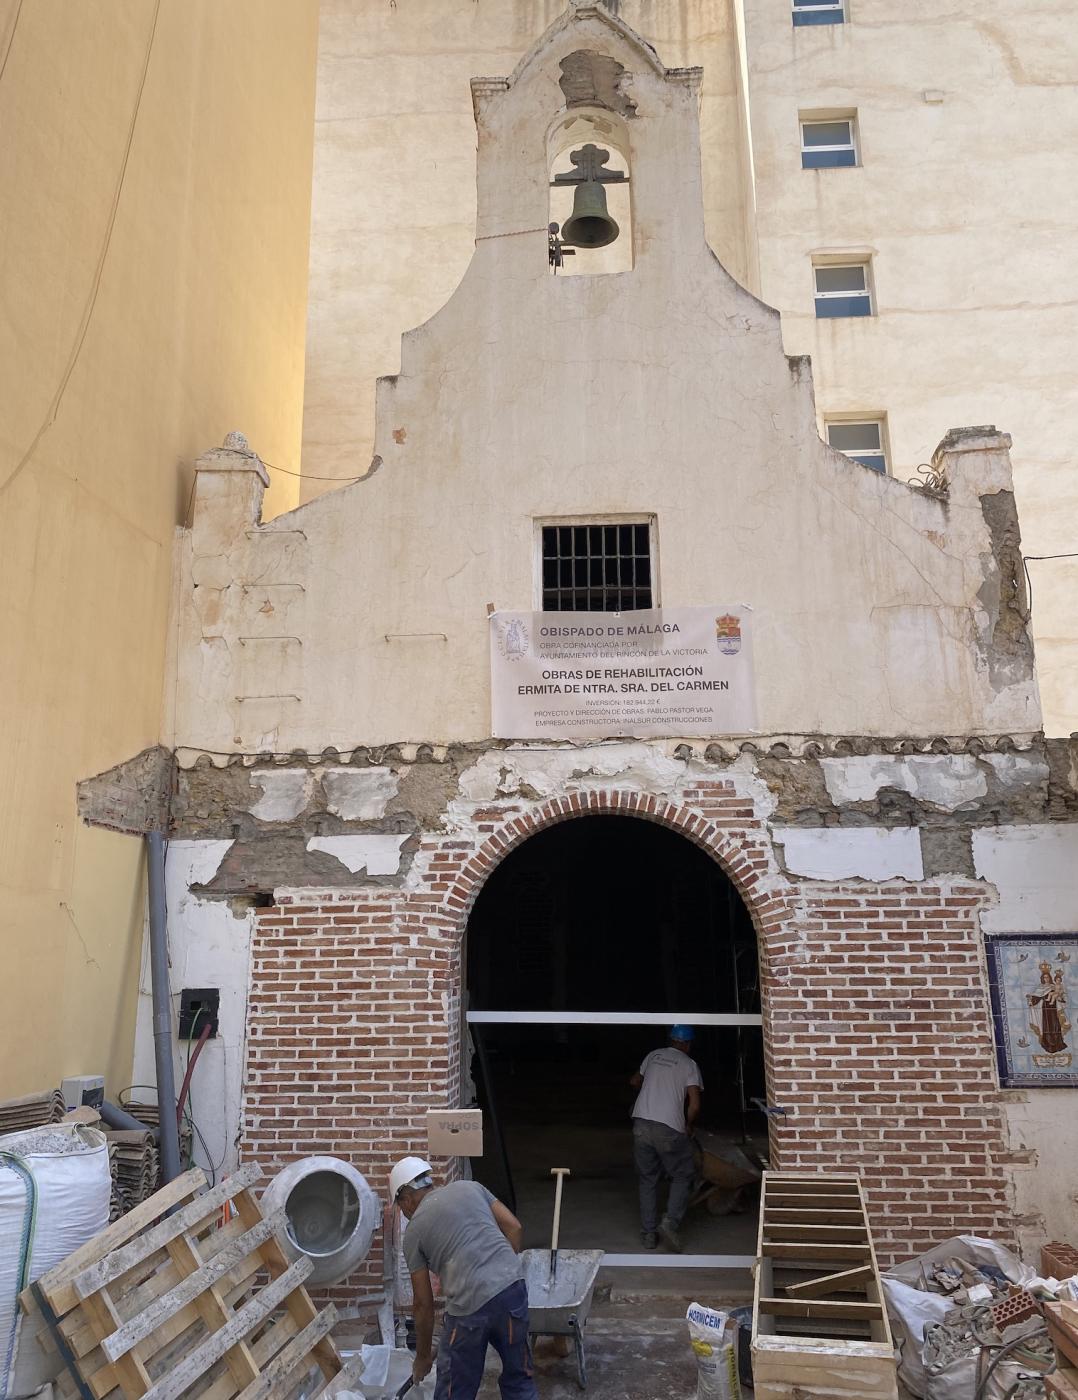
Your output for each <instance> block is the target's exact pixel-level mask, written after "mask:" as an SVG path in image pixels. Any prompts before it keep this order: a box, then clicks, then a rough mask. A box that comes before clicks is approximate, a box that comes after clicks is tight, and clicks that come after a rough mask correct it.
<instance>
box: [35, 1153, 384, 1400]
mask: <svg viewBox="0 0 1078 1400" xmlns="http://www.w3.org/2000/svg"><path fill="white" fill-rule="evenodd" d="M261 1175H262V1173H261V1170H260V1168H258V1167H257V1166H255V1165H251V1166H247V1167H242V1168H241V1169H240V1170H239V1171H238V1172H236V1173H235V1174H234V1175H233V1176H231V1177H229V1178H228V1180H227V1181H225V1182H223V1183H222V1184H221V1185H220V1186H215V1187H214V1188H213V1189H212V1190H208V1191H206V1190H203V1188H204V1187H205V1186H206V1178H205V1176H204V1174H203V1173H202V1172H201V1171H200V1170H198V1169H195V1170H194V1171H189V1172H187V1173H185V1174H184V1175H183V1176H180V1177H178V1178H177V1179H176V1180H175V1181H173V1182H170V1183H169V1185H168V1186H166V1187H164V1189H163V1190H161V1191H158V1192H157V1193H156V1194H155V1195H153V1196H151V1197H150V1198H149V1199H148V1200H146V1201H144V1202H143V1203H142V1204H141V1205H139V1206H136V1207H135V1209H134V1210H132V1211H130V1212H129V1213H128V1214H127V1215H124V1216H121V1217H120V1219H119V1220H116V1221H114V1222H113V1224H111V1225H109V1226H108V1228H107V1229H105V1230H103V1231H101V1233H100V1234H98V1235H95V1236H94V1238H93V1239H92V1240H90V1241H89V1242H88V1243H87V1244H85V1245H83V1247H82V1248H81V1249H78V1250H76V1251H75V1253H74V1254H71V1255H69V1256H68V1258H67V1259H65V1260H63V1262H62V1263H60V1264H58V1265H57V1266H56V1267H55V1268H54V1269H51V1270H50V1271H49V1272H48V1273H47V1274H45V1275H44V1276H43V1277H42V1278H40V1279H38V1280H37V1282H36V1283H33V1284H31V1285H30V1287H29V1288H28V1289H27V1290H25V1292H24V1293H23V1294H22V1295H21V1297H20V1302H21V1303H22V1306H23V1309H24V1311H25V1312H26V1313H27V1314H28V1316H27V1326H28V1330H31V1331H33V1332H36V1334H37V1337H38V1340H39V1341H40V1342H41V1344H42V1345H44V1346H45V1347H46V1350H48V1349H50V1348H51V1349H52V1350H54V1351H58V1352H59V1354H60V1358H61V1360H62V1362H63V1368H64V1369H63V1371H62V1373H61V1375H60V1377H59V1379H58V1380H57V1382H56V1383H55V1388H56V1390H57V1392H58V1394H59V1396H60V1397H61V1400H106V1397H111V1400H177V1397H179V1396H181V1395H185V1394H186V1395H190V1396H197V1397H199V1400H288V1397H290V1396H293V1395H295V1394H297V1393H298V1392H299V1391H300V1389H301V1388H303V1387H305V1386H306V1384H307V1382H308V1380H309V1378H310V1376H311V1372H312V1371H313V1370H314V1369H315V1368H317V1370H318V1371H319V1372H320V1373H321V1375H320V1378H319V1380H318V1382H317V1384H316V1385H315V1386H313V1387H311V1389H310V1392H309V1394H310V1400H315V1397H316V1396H317V1397H320V1398H321V1400H330V1397H331V1396H332V1395H333V1393H334V1392H335V1391H336V1390H338V1389H341V1388H346V1387H347V1385H348V1384H350V1383H353V1382H354V1377H353V1375H352V1371H353V1369H355V1368H353V1366H352V1365H351V1364H350V1365H349V1367H347V1368H345V1367H342V1363H341V1357H340V1354H339V1353H338V1351H337V1348H336V1346H335V1345H334V1342H333V1340H332V1338H331V1337H330V1335H329V1333H330V1329H331V1328H332V1327H333V1325H334V1323H335V1322H336V1321H337V1310H336V1308H334V1307H333V1306H332V1305H331V1306H329V1307H326V1308H323V1309H322V1311H321V1312H319V1311H318V1309H317V1308H316V1307H315V1305H314V1303H313V1302H312V1301H311V1299H310V1297H309V1296H308V1294H307V1291H306V1289H305V1288H304V1287H303V1283H304V1280H305V1279H306V1278H307V1276H308V1275H309V1274H310V1272H311V1269H312V1267H313V1266H312V1264H311V1261H310V1260H309V1259H307V1258H305V1257H303V1258H300V1259H299V1260H297V1261H296V1262H294V1263H293V1262H292V1261H290V1259H289V1258H288V1256H287V1255H286V1254H285V1252H284V1250H283V1249H282V1247H281V1245H280V1244H279V1243H278V1240H277V1236H278V1235H279V1234H280V1233H282V1232H283V1229H284V1223H285V1222H284V1212H283V1211H281V1212H278V1213H277V1214H275V1215H272V1216H269V1217H267V1218H265V1219H263V1216H262V1212H261V1210H260V1208H259V1205H258V1202H257V1201H256V1200H255V1198H254V1197H253V1196H252V1195H251V1193H250V1190H249V1188H250V1187H251V1186H252V1185H253V1184H254V1183H255V1182H256V1181H258V1180H259V1179H260V1178H261ZM168 1212H172V1213H171V1214H169V1213H168ZM359 1364H360V1363H359V1360H358V1358H357V1359H356V1368H358V1366H359Z"/></svg>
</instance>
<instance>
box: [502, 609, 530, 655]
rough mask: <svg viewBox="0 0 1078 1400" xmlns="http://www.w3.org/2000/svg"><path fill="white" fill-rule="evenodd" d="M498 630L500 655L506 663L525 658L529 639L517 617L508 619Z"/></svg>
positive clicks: (526, 630)
mask: <svg viewBox="0 0 1078 1400" xmlns="http://www.w3.org/2000/svg"><path fill="white" fill-rule="evenodd" d="M498 630H499V642H500V644H501V649H502V655H503V656H504V657H505V659H506V661H520V660H522V658H523V657H525V656H527V654H528V647H529V644H530V642H531V638H530V637H529V636H528V629H527V627H525V625H524V623H523V622H522V621H521V620H520V618H519V617H514V618H510V620H509V621H508V622H505V623H503V624H502V625H501V627H500V628H499V629H498Z"/></svg>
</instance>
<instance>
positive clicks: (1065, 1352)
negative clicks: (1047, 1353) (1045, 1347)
mask: <svg viewBox="0 0 1078 1400" xmlns="http://www.w3.org/2000/svg"><path fill="white" fill-rule="evenodd" d="M1063 1248H1066V1246H1063ZM1044 1320H1045V1322H1046V1323H1047V1324H1048V1335H1049V1337H1051V1339H1052V1345H1053V1347H1055V1352H1056V1370H1055V1371H1054V1372H1053V1373H1052V1374H1051V1375H1049V1376H1045V1378H1044V1388H1045V1392H1046V1393H1047V1394H1048V1395H1049V1396H1051V1397H1053V1400H1078V1303H1072V1302H1069V1301H1068V1302H1059V1303H1045V1305H1044Z"/></svg>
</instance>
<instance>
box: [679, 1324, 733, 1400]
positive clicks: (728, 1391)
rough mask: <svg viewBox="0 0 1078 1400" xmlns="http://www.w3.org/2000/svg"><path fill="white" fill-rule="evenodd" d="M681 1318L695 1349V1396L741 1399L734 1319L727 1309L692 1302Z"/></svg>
mask: <svg viewBox="0 0 1078 1400" xmlns="http://www.w3.org/2000/svg"><path fill="white" fill-rule="evenodd" d="M685 1319H686V1321H687V1322H688V1324H689V1344H690V1345H691V1346H692V1349H693V1351H694V1352H695V1353H696V1400H741V1383H740V1381H739V1380H738V1377H737V1323H736V1322H735V1321H734V1320H733V1319H732V1318H731V1317H730V1315H729V1313H724V1312H712V1310H711V1309H710V1308H705V1307H703V1306H702V1305H701V1304H700V1303H692V1304H690V1306H689V1310H688V1312H687V1313H686V1314H685Z"/></svg>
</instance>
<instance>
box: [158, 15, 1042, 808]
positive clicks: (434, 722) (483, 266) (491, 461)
mask: <svg viewBox="0 0 1078 1400" xmlns="http://www.w3.org/2000/svg"><path fill="white" fill-rule="evenodd" d="M588 46H595V47H597V48H598V49H599V50H600V51H602V52H605V53H607V54H610V55H612V56H616V57H617V59H618V61H619V62H621V63H622V65H623V66H624V67H625V68H626V69H627V70H628V71H629V73H630V74H631V94H632V102H633V103H634V104H635V109H636V111H635V115H633V116H631V117H630V118H628V120H627V123H626V125H627V127H628V130H629V133H630V141H631V188H632V191H633V229H632V237H633V240H634V250H633V251H634V267H633V270H632V271H631V272H624V273H618V274H611V275H608V276H599V277H573V278H556V277H552V276H551V275H550V273H549V270H548V268H547V264H546V232H545V229H546V222H547V203H548V194H547V185H548V167H547V144H546V137H547V133H548V131H549V130H550V129H551V127H552V125H553V123H554V122H555V121H556V120H557V119H558V117H559V113H560V112H561V111H562V110H563V107H564V98H563V96H562V93H561V91H560V89H559V87H558V78H559V74H560V71H561V70H560V64H561V61H562V60H564V59H566V58H567V57H568V56H569V55H571V54H574V53H576V52H578V51H580V50H581V49H582V48H587V47H588ZM699 78H700V75H699V73H698V71H697V70H676V71H673V72H667V71H666V70H664V69H663V67H662V64H661V63H660V62H659V60H658V58H657V57H656V55H655V53H654V52H653V51H652V50H651V49H650V48H648V47H647V46H646V45H644V44H642V43H641V42H640V41H639V40H637V39H636V38H635V37H633V36H632V35H631V32H630V31H628V30H627V29H626V28H625V26H623V25H621V24H620V22H619V21H617V20H615V19H614V18H612V17H611V16H610V14H609V11H607V10H605V9H603V8H602V7H597V6H594V5H581V6H574V7H573V8H572V10H571V11H569V12H567V15H566V17H565V18H564V19H563V20H561V21H559V23H558V24H556V25H555V26H554V27H553V28H552V30H551V31H550V32H549V34H548V35H547V36H546V38H545V39H544V41H543V44H542V47H541V51H540V52H539V53H538V54H537V53H535V52H533V54H532V55H531V56H530V57H529V58H528V59H526V60H524V61H522V63H521V64H520V65H519V66H518V68H517V70H516V72H515V74H514V76H513V77H512V78H511V79H510V80H508V81H506V80H502V79H490V80H487V79H483V80H477V81H476V82H475V83H474V84H473V93H474V98H475V105H476V122H477V126H478V132H479V167H478V188H479V210H480V212H479V219H478V224H477V230H478V232H477V239H478V242H477V244H476V250H475V254H474V256H473V259H472V261H471V263H470V265H469V267H468V270H467V273H466V275H465V277H464V280H463V281H462V282H461V284H460V286H459V287H458V289H457V290H456V291H455V292H454V294H453V295H452V296H451V298H450V300H449V301H448V303H447V304H446V305H445V306H444V307H443V308H442V309H441V310H440V311H439V312H437V314H436V315H434V316H433V317H432V318H431V319H430V320H429V321H427V322H426V324H425V325H423V326H421V327H419V328H418V329H417V330H414V331H411V332H409V333H408V334H407V335H406V336H405V337H404V343H403V347H402V370H401V373H400V374H399V375H397V376H394V377H393V378H391V379H383V380H382V381H381V382H380V384H379V403H378V428H377V434H376V439H375V456H374V459H373V463H372V465H371V468H370V470H369V472H368V474H367V476H366V478H365V479H364V480H363V481H361V482H359V483H357V484H355V485H352V486H349V487H345V488H343V489H341V490H339V491H336V492H333V493H331V494H329V495H327V496H324V497H321V498H320V499H319V500H317V501H314V502H312V503H310V504H308V505H306V506H304V507H301V508H300V509H299V510H297V511H292V512H289V513H288V514H286V515H282V516H278V517H277V518H276V519H275V520H273V521H271V522H269V523H268V524H265V525H263V524H261V523H260V514H259V510H260V501H261V494H262V489H263V482H264V479H265V477H264V472H263V470H262V467H261V464H260V463H259V462H258V459H257V458H256V457H255V456H254V455H252V454H251V453H250V452H249V451H247V450H246V443H245V442H244V441H243V440H242V439H239V438H237V439H236V443H235V444H233V445H232V446H231V447H228V446H226V447H225V448H224V449H221V450H219V451H217V452H214V453H210V454H207V456H206V457H204V458H202V459H201V460H200V463H199V472H198V484H197V487H196V492H195V499H194V506H193V511H194V514H193V527H192V529H191V530H190V532H187V533H185V534H184V537H183V542H182V555H181V581H180V586H179V590H178V595H177V646H178V656H179V658H180V660H179V663H178V667H177V684H176V687H175V694H174V704H175V713H174V716H173V717H172V720H171V724H172V726H173V729H172V734H171V735H170V738H172V739H174V741H175V742H176V743H177V744H179V745H181V746H189V747H191V748H195V749H200V748H202V749H210V750H223V751H228V750H233V749H236V748H239V749H245V750H249V751H255V752H257V751H258V750H260V749H274V750H285V751H287V750H290V749H293V748H298V749H311V750H314V751H319V750H321V748H323V747H324V746H326V745H327V744H329V745H333V746H336V747H337V748H338V749H342V750H350V749H351V748H353V747H354V746H355V745H356V743H357V742H365V743H384V742H391V741H401V740H404V741H413V742H437V743H441V742H447V741H454V740H470V739H475V738H477V737H481V736H484V735H485V734H487V733H488V732H489V713H488V710H489V705H488V680H487V670H488V668H487V660H486V648H487V634H486V621H485V619H486V610H487V604H488V603H491V602H493V603H494V604H495V605H496V606H498V607H501V608H527V607H529V606H537V605H538V603H537V600H536V599H535V598H534V595H533V575H534V567H535V566H534V529H535V521H536V520H541V519H547V518H551V517H554V518H557V517H565V516H585V517H590V516H596V517H600V518H603V517H609V516H611V515H614V516H617V515H623V514H624V513H625V512H626V511H629V512H632V513H634V514H637V515H640V514H643V515H648V516H652V517H653V518H654V520H655V527H654V528H655V530H656V531H657V536H658V549H657V553H658V559H659V578H658V580H657V587H658V597H659V600H660V601H661V602H664V603H667V604H678V605H681V604H707V603H710V602H714V601H716V600H722V599H737V600H740V601H743V602H747V603H749V604H750V605H751V606H752V607H753V609H754V610H755V616H754V636H755V640H754V650H755V659H756V663H755V664H756V669H757V691H758V695H759V712H760V713H759V722H760V730H761V732H763V733H777V732H791V733H798V732H800V733H811V732H821V733H822V732H830V733H843V732H851V733H852V732H858V733H865V734H880V735H886V734H894V733H910V734H917V735H932V734H958V733H963V734H976V733H982V732H994V733H999V732H1015V733H1030V732H1034V731H1036V730H1037V729H1039V727H1040V708H1039V701H1038V698H1037V692H1036V685H1035V682H1034V680H1033V677H1032V673H1031V669H1030V667H1029V666H1024V665H1021V664H1020V665H1018V666H1017V667H1016V666H1014V665H1012V664H1011V663H1010V662H1003V661H999V662H998V663H997V661H996V660H994V659H993V652H994V642H993V637H994V634H995V631H996V629H997V627H998V625H999V622H1000V607H1001V602H1000V599H1001V597H1002V594H1001V574H1000V564H999V561H998V560H997V559H995V557H994V555H993V541H992V538H991V531H990V529H989V526H988V523H987V521H986V518H985V514H984V511H983V509H982V498H988V497H995V496H998V495H1000V493H1004V494H1005V493H1008V492H1010V490H1011V486H1012V483H1011V475H1010V464H1009V459H1008V454H1007V447H1008V445H1009V440H1008V439H1007V438H1006V437H1005V436H1002V435H999V434H996V433H994V432H991V431H987V430H985V431H983V432H980V434H979V435H978V434H974V435H972V436H966V437H964V438H962V439H961V440H959V441H954V442H951V443H949V444H947V445H946V446H945V450H944V456H943V458H941V461H942V462H943V465H944V469H945V471H946V475H947V479H948V483H949V494H948V496H947V497H946V499H938V498H934V497H932V496H930V495H926V494H924V493H922V492H920V491H917V490H914V489H911V488H910V487H909V486H907V485H906V484H905V483H904V482H900V481H897V480H895V479H894V478H892V477H887V476H881V475H879V474H877V473H875V472H872V471H870V470H868V469H867V468H864V467H862V466H860V465H859V464H857V463H854V462H851V461H850V460H849V459H848V458H846V457H844V456H842V455H841V454H839V453H837V452H835V451H833V450H831V449H830V448H828V447H826V446H825V445H824V444H823V443H822V442H821V441H820V439H819V438H818V436H817V434H816V431H815V407H814V402H813V394H812V383H811V378H810V375H809V371H808V366H807V364H806V363H805V362H804V361H800V360H797V361H790V360H788V359H787V357H786V355H785V354H784V352H783V347H782V338H781V332H780V325H779V317H778V315H777V313H775V312H774V311H772V310H771V309H769V308H768V307H766V306H763V305H762V304H761V303H760V302H759V301H757V300H756V299H755V297H753V296H752V295H750V293H748V292H747V291H745V290H744V288H742V287H741V286H739V285H738V284H737V283H736V282H735V281H734V280H733V278H731V277H730V276H729V274H728V273H727V272H726V271H725V270H724V269H723V267H722V266H721V265H720V264H719V262H718V261H717V259H716V258H715V256H714V254H713V253H712V251H711V249H710V248H709V247H708V245H707V243H706V241H705V237H704V224H703V211H702V202H701V187H700V148H699V139H698V115H697V104H698V86H699ZM237 444H238V445H237ZM327 560H333V564H332V566H331V567H327V564H326V561H327ZM274 800H277V799H275V798H274V797H273V796H272V795H271V794H269V793H267V798H266V801H267V802H271V801H274ZM281 800H283V799H281Z"/></svg>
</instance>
